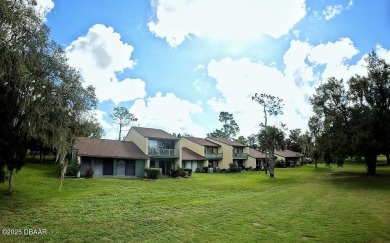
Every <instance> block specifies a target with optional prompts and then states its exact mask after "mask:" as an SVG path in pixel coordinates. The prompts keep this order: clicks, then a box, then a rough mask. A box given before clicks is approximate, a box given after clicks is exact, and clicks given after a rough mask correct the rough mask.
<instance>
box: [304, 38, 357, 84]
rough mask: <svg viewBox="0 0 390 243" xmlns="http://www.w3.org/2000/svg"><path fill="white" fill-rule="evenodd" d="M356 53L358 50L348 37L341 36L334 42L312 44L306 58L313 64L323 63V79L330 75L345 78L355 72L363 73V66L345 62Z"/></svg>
mask: <svg viewBox="0 0 390 243" xmlns="http://www.w3.org/2000/svg"><path fill="white" fill-rule="evenodd" d="M358 53H359V50H358V49H356V47H355V46H354V44H353V42H352V41H351V40H350V39H349V38H341V39H339V40H338V41H336V42H328V43H326V44H320V45H317V46H314V47H313V48H312V49H311V51H310V53H309V55H308V59H309V60H310V61H311V62H312V63H314V64H322V65H325V70H324V71H323V73H322V78H323V79H324V80H326V79H328V78H330V77H336V78H338V79H341V78H342V79H344V80H347V79H349V78H350V77H351V76H352V75H354V74H356V73H358V74H364V72H365V68H363V67H361V66H359V67H358V66H356V65H355V66H354V65H348V64H346V61H347V60H350V59H351V58H352V57H353V56H355V55H356V54H358ZM358 64H359V63H358ZM359 65H360V64H359ZM362 72H363V73H362Z"/></svg>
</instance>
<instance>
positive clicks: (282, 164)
mask: <svg viewBox="0 0 390 243" xmlns="http://www.w3.org/2000/svg"><path fill="white" fill-rule="evenodd" d="M275 167H276V168H284V167H286V163H285V162H284V160H282V159H280V160H277V161H276V162H275Z"/></svg>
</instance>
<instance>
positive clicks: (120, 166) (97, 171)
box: [80, 157, 145, 177]
mask: <svg viewBox="0 0 390 243" xmlns="http://www.w3.org/2000/svg"><path fill="white" fill-rule="evenodd" d="M112 161H113V164H112V165H113V173H112V175H108V176H119V177H121V176H130V175H126V174H125V173H126V166H129V164H133V163H134V165H135V171H134V172H135V173H134V175H135V176H138V177H144V170H145V160H142V159H140V160H129V159H112ZM88 169H93V170H94V177H102V176H103V159H101V158H93V157H92V158H91V157H81V168H80V172H81V176H85V172H86V171H87V170H88ZM132 170H133V169H130V171H132ZM131 174H132V173H131Z"/></svg>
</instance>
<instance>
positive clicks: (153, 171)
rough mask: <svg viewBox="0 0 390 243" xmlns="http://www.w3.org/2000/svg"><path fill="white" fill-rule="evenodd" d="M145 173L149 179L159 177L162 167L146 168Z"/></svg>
mask: <svg viewBox="0 0 390 243" xmlns="http://www.w3.org/2000/svg"><path fill="white" fill-rule="evenodd" d="M145 174H146V178H148V179H157V178H158V177H159V175H160V168H146V169H145Z"/></svg>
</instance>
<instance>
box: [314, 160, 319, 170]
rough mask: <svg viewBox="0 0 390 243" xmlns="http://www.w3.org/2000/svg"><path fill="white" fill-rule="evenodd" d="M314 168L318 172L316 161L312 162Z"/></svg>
mask: <svg viewBox="0 0 390 243" xmlns="http://www.w3.org/2000/svg"><path fill="white" fill-rule="evenodd" d="M314 168H315V169H316V170H318V166H317V161H315V162H314Z"/></svg>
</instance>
